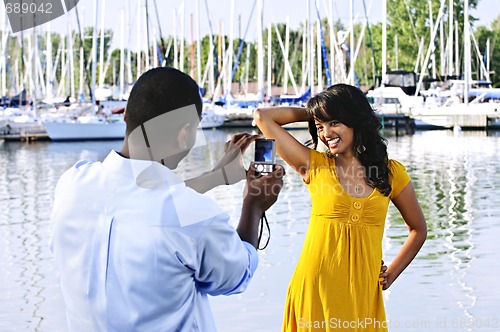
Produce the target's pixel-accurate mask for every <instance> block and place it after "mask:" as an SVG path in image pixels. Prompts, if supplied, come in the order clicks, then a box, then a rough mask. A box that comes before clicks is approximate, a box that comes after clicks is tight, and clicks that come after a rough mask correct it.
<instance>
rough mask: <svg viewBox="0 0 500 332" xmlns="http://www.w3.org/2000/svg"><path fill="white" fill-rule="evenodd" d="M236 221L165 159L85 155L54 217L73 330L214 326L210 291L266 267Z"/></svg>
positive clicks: (237, 286) (238, 283)
mask: <svg viewBox="0 0 500 332" xmlns="http://www.w3.org/2000/svg"><path fill="white" fill-rule="evenodd" d="M227 221H228V217H227V216H226V215H225V214H223V213H222V211H221V210H220V209H219V207H218V206H217V205H216V204H215V203H214V202H213V201H211V200H210V199H208V198H207V197H205V196H202V195H200V194H198V193H196V192H194V191H193V190H191V189H190V188H187V187H186V186H185V185H184V183H183V182H182V181H180V179H178V178H177V177H176V176H175V175H174V174H173V173H172V172H171V171H170V170H169V169H167V168H166V167H164V166H162V165H160V164H159V163H156V162H149V161H139V160H131V159H126V158H123V157H121V156H120V155H118V154H117V153H116V152H114V151H113V152H111V153H110V155H109V156H108V157H107V158H106V159H105V161H104V162H103V163H88V162H80V163H77V164H76V165H75V166H74V167H72V168H71V169H70V170H68V171H67V172H66V173H65V174H64V175H63V176H62V177H61V180H60V182H59V183H58V186H57V189H56V194H55V203H54V211H53V215H52V222H53V227H54V230H53V239H52V246H53V250H54V253H55V256H56V264H57V267H58V270H59V271H60V273H61V286H62V291H63V295H64V298H65V302H66V306H67V315H68V324H69V326H70V329H71V330H77V331H90V330H106V331H113V330H115V331H127V330H134V331H138V330H147V331H170V330H176V331H196V330H202V331H211V330H214V329H215V324H214V322H213V318H212V315H211V312H210V308H209V305H208V300H207V296H206V295H207V294H211V295H218V294H231V293H238V292H241V291H243V290H244V289H245V288H246V285H247V283H248V281H249V280H250V278H251V276H252V274H253V272H254V270H255V268H256V266H257V255H256V253H255V249H254V248H253V247H252V246H251V245H250V244H248V243H246V242H242V241H241V240H240V238H239V237H238V234H237V233H236V232H235V231H234V229H233V228H232V227H230V226H229V225H228V223H227Z"/></svg>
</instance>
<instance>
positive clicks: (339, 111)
mask: <svg viewBox="0 0 500 332" xmlns="http://www.w3.org/2000/svg"><path fill="white" fill-rule="evenodd" d="M307 113H308V114H309V133H310V134H311V138H312V139H311V141H312V143H311V145H312V146H313V147H314V149H316V147H317V146H318V131H317V129H316V125H315V123H314V119H317V120H320V121H322V122H329V121H332V120H336V121H339V122H341V123H343V124H344V125H346V126H348V127H350V128H352V129H353V130H354V144H353V153H354V155H355V156H356V157H357V158H358V159H359V161H360V162H361V165H363V167H364V170H365V179H366V182H367V183H368V184H369V185H370V186H371V187H373V188H376V189H377V190H378V191H379V192H381V193H382V194H383V195H385V196H388V195H389V194H390V192H391V184H390V182H389V173H390V170H389V166H388V162H389V158H388V155H387V140H386V139H384V138H383V137H382V136H381V135H380V129H381V128H382V125H381V124H380V120H379V118H378V117H377V115H376V114H375V112H374V111H373V109H372V107H371V105H370V103H369V102H368V99H366V97H365V95H364V93H363V92H362V91H361V90H359V89H358V88H356V87H354V86H352V85H346V84H335V85H332V86H330V87H329V88H328V89H326V90H324V91H322V92H320V93H318V94H316V95H315V96H314V97H312V98H311V99H309V101H308V102H307Z"/></svg>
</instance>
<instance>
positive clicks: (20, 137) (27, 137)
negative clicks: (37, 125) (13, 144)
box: [0, 132, 50, 143]
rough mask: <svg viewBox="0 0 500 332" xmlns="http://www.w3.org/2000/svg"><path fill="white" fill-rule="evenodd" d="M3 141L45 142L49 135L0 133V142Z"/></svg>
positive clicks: (44, 133) (41, 133)
mask: <svg viewBox="0 0 500 332" xmlns="http://www.w3.org/2000/svg"><path fill="white" fill-rule="evenodd" d="M2 139H3V140H5V141H18V142H19V141H20V142H27V143H29V142H34V141H47V140H49V139H50V138H49V135H47V133H46V132H33V133H15V134H10V133H0V140H2Z"/></svg>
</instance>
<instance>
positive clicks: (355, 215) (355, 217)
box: [351, 214, 359, 222]
mask: <svg viewBox="0 0 500 332" xmlns="http://www.w3.org/2000/svg"><path fill="white" fill-rule="evenodd" d="M351 220H352V221H354V222H356V221H358V220H359V216H358V215H357V214H353V215H352V216H351Z"/></svg>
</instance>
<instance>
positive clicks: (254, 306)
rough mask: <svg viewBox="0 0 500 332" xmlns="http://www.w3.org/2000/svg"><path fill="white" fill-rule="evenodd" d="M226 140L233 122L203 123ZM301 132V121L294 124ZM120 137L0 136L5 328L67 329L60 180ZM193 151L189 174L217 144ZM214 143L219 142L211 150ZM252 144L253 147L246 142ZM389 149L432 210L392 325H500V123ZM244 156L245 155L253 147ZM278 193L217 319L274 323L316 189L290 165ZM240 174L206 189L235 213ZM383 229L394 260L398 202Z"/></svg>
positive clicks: (430, 135) (0, 292)
mask: <svg viewBox="0 0 500 332" xmlns="http://www.w3.org/2000/svg"><path fill="white" fill-rule="evenodd" d="M203 133H204V134H205V136H206V139H207V141H208V142H214V141H218V142H224V141H225V140H227V139H228V138H229V137H230V135H231V134H234V133H235V132H234V131H221V130H218V131H204V132H203ZM293 134H294V135H295V136H297V137H298V138H300V139H301V140H306V139H307V138H308V135H307V132H305V131H294V132H293ZM120 146H121V142H119V141H108V142H79V143H51V142H36V143H35V144H25V143H10V142H9V143H8V142H5V143H3V144H2V145H0V331H51V332H52V331H66V327H65V316H64V303H63V300H62V297H61V294H60V291H59V288H58V279H57V272H56V271H55V270H54V263H53V258H52V255H51V253H50V250H49V247H48V241H49V235H50V225H49V217H50V209H51V204H52V194H53V190H54V186H55V184H56V182H57V180H58V178H59V176H60V175H61V173H62V172H63V171H64V170H66V169H67V168H68V167H70V166H71V165H72V164H73V163H74V162H75V161H76V160H78V159H91V160H102V159H103V158H104V157H105V156H106V155H107V153H108V152H109V150H110V149H119V148H120ZM209 146H210V147H211V150H212V152H211V153H210V152H208V151H207V149H200V150H197V151H195V153H193V154H191V155H190V156H189V157H188V160H187V161H186V162H183V163H182V164H181V166H180V168H179V172H180V173H181V174H182V175H183V176H187V175H188V174H192V173H193V172H195V171H196V172H200V171H202V169H207V168H208V166H206V164H207V160H211V159H216V156H215V155H216V154H217V152H220V149H219V150H217V149H215V148H214V145H213V143H210V144H209ZM214 151H215V152H214ZM248 154H250V153H248ZM389 154H390V156H391V157H392V158H394V159H397V160H399V161H401V162H402V163H403V164H404V165H406V166H407V170H408V172H409V173H410V175H411V177H412V181H413V183H414V186H415V188H416V191H417V195H418V197H419V200H420V203H421V205H422V208H423V209H424V214H425V216H426V218H427V221H428V234H429V236H428V240H427V242H426V243H425V245H424V247H423V248H422V250H421V252H420V253H419V255H418V256H417V258H416V259H415V260H414V261H413V263H412V264H411V265H410V266H409V267H408V268H407V269H406V270H405V271H404V272H403V274H402V275H401V276H400V277H399V278H398V279H397V280H396V282H395V283H394V284H393V285H392V287H391V288H390V289H389V290H388V291H385V293H384V294H385V300H386V311H387V316H388V320H389V327H391V330H392V331H483V330H484V331H499V330H500V287H499V286H498V275H499V274H500V260H499V259H498V257H497V253H498V252H500V241H499V240H498V234H500V176H499V175H498V174H500V133H498V132H484V131H483V132H462V133H459V135H458V136H455V135H454V133H453V132H450V131H429V132H417V133H416V134H415V135H411V136H404V137H399V138H396V137H389ZM246 162H248V158H246ZM287 171H288V174H287V176H286V177H285V186H284V188H283V191H282V193H281V195H280V198H279V201H278V203H277V204H276V205H275V206H274V207H273V208H272V209H271V210H270V211H269V212H268V219H269V222H270V224H271V242H270V244H269V247H268V248H267V249H266V250H265V251H262V252H260V265H259V268H258V270H257V272H256V275H255V277H254V280H253V281H252V283H251V285H250V286H249V288H248V290H247V292H246V293H244V294H241V295H236V296H230V297H217V298H212V307H213V311H214V315H215V318H216V322H217V325H218V327H219V330H220V331H278V330H279V329H280V326H281V318H282V311H283V305H284V301H285V296H286V290H287V286H288V281H289V279H290V277H291V274H292V273H293V269H294V268H295V264H296V262H297V259H298V257H299V254H300V250H301V246H302V243H303V240H304V234H305V232H306V229H307V223H308V219H309V211H310V200H309V196H308V193H307V190H306V188H305V186H304V185H303V184H302V182H301V179H300V177H299V176H298V175H297V174H295V173H294V172H293V171H292V170H291V169H289V168H287ZM242 190H243V183H239V184H237V185H235V186H232V187H230V188H227V187H225V188H217V189H215V190H214V191H213V192H211V194H212V195H213V196H214V197H215V198H216V199H217V200H218V201H219V203H220V204H221V206H223V208H224V209H225V210H226V211H227V212H228V213H229V214H230V215H231V216H233V217H234V220H235V219H236V218H237V216H238V212H239V208H240V207H241V203H240V198H241V192H242ZM386 224H387V226H386V233H385V237H384V259H385V261H386V262H390V261H391V260H392V259H393V257H394V256H395V255H396V253H397V250H398V249H399V247H400V246H401V245H402V243H403V241H404V239H405V237H406V234H407V229H406V226H405V225H404V222H403V220H402V219H401V217H400V216H399V213H398V211H397V209H396V208H395V207H394V206H391V207H390V209H389V213H388V217H387V223H386Z"/></svg>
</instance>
